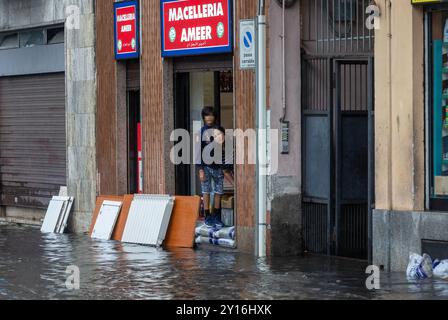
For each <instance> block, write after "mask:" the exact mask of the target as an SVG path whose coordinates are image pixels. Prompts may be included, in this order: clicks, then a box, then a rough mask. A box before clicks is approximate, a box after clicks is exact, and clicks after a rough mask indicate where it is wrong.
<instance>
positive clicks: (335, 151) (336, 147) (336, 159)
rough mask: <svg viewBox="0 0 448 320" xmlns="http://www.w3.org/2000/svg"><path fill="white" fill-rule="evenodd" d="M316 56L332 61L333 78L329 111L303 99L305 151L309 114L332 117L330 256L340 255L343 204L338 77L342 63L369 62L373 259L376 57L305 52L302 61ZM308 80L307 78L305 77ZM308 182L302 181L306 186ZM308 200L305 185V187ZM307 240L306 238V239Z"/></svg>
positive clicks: (369, 253)
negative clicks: (311, 107) (312, 107)
mask: <svg viewBox="0 0 448 320" xmlns="http://www.w3.org/2000/svg"><path fill="white" fill-rule="evenodd" d="M312 59H323V60H326V61H327V63H328V68H329V70H328V72H329V77H328V79H327V81H330V83H331V85H330V86H328V87H329V90H328V92H326V94H328V97H327V99H328V108H329V109H328V110H327V111H307V110H305V109H304V107H308V106H304V103H303V102H302V111H301V112H302V115H303V116H302V154H303V155H304V154H305V152H306V150H305V144H306V143H305V140H304V139H306V137H305V135H306V132H305V119H306V116H313V115H324V114H326V116H327V117H328V121H329V124H328V128H329V138H330V161H329V168H328V170H329V174H330V181H329V190H328V192H329V194H328V199H327V200H319V201H320V202H321V203H325V204H327V221H326V223H327V244H326V247H327V250H326V251H327V255H334V256H338V255H339V251H340V250H339V242H340V241H339V227H340V226H339V218H340V216H341V214H340V207H341V188H340V187H339V188H338V187H337V186H339V185H340V175H341V172H340V168H341V165H340V164H341V158H340V157H341V139H338V137H340V135H341V113H340V112H339V109H340V106H341V82H340V81H338V79H340V78H341V73H340V66H341V65H342V64H348V63H365V64H366V65H367V87H368V88H367V93H366V94H367V108H368V110H367V122H368V124H367V126H368V141H367V144H368V145H367V148H368V155H367V156H368V173H367V175H368V186H367V193H368V194H367V206H368V208H367V214H368V216H367V241H368V243H367V260H368V261H369V262H372V256H373V249H372V248H373V247H372V246H373V222H372V219H373V209H374V207H375V206H374V202H375V181H374V177H375V167H374V166H375V162H374V161H375V154H374V153H375V148H374V141H375V140H374V101H373V93H374V87H373V85H374V78H373V76H374V72H373V63H374V59H373V57H371V56H369V57H365V56H363V57H359V56H354V57H331V56H307V55H304V56H303V59H302V61H304V60H305V61H306V60H312ZM305 79H307V78H305ZM305 164H306V157H302V177H305V176H306V173H305V170H306V165H305ZM304 184H305V183H302V185H303V186H304ZM302 194H304V199H305V200H306V199H307V197H306V195H305V188H303V189H302ZM308 200H309V202H311V203H314V202H315V201H316V199H312V198H310V199H308ZM304 242H305V239H304Z"/></svg>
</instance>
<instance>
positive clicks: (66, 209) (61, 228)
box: [55, 197, 75, 234]
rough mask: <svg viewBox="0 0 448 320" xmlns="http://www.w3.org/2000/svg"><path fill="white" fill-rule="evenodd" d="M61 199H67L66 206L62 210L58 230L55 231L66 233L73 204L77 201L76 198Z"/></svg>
mask: <svg viewBox="0 0 448 320" xmlns="http://www.w3.org/2000/svg"><path fill="white" fill-rule="evenodd" d="M61 198H65V201H64V206H63V208H62V213H61V215H60V216H59V221H58V223H57V225H56V229H55V233H60V234H62V233H64V232H65V229H66V228H67V224H68V217H69V215H70V213H71V211H72V207H73V202H74V201H75V199H74V198H71V197H61Z"/></svg>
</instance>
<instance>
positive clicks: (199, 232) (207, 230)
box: [195, 224, 218, 238]
mask: <svg viewBox="0 0 448 320" xmlns="http://www.w3.org/2000/svg"><path fill="white" fill-rule="evenodd" d="M217 230H218V229H216V228H213V227H209V226H207V225H205V224H203V225H202V226H199V227H197V228H196V230H195V234H196V237H199V236H202V237H207V238H213V234H214V233H215V232H216V231H217Z"/></svg>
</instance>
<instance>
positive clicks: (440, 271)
mask: <svg viewBox="0 0 448 320" xmlns="http://www.w3.org/2000/svg"><path fill="white" fill-rule="evenodd" d="M433 275H434V277H435V278H440V279H443V280H448V260H443V261H438V260H437V261H435V262H434V270H433Z"/></svg>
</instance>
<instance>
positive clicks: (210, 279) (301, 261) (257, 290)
mask: <svg viewBox="0 0 448 320" xmlns="http://www.w3.org/2000/svg"><path fill="white" fill-rule="evenodd" d="M72 265H74V266H77V267H79V269H80V280H81V284H80V290H68V289H67V288H66V285H65V282H66V279H67V276H68V275H67V274H66V269H67V267H69V266H72ZM365 268H366V265H365V264H363V263H361V262H354V261H350V260H343V259H342V260H341V259H331V258H323V257H314V256H313V257H306V258H275V259H268V260H257V259H255V258H254V257H252V256H249V255H243V254H238V253H235V252H229V251H222V250H212V249H208V248H207V249H204V248H201V249H199V250H178V251H170V252H167V251H163V250H161V249H154V248H149V247H144V246H137V245H128V244H121V243H117V242H100V241H93V240H91V239H89V238H88V237H85V236H79V235H43V234H41V233H40V231H39V230H38V229H36V228H31V227H19V226H12V225H1V224H0V299H199V300H202V299H207V300H209V299H211V300H217V299H219V300H221V299H448V282H444V281H438V280H428V281H425V282H420V283H409V282H408V281H407V280H406V278H405V275H404V274H401V273H396V274H382V276H381V288H382V289H381V290H379V291H376V292H371V291H368V290H367V289H366V287H365V280H366V277H367V275H366V274H365Z"/></svg>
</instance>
